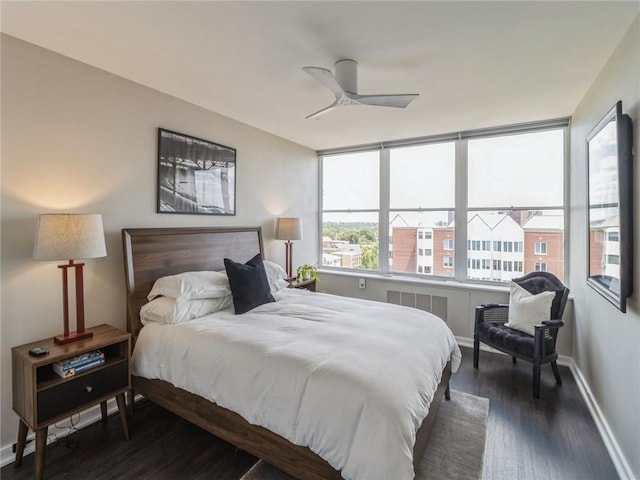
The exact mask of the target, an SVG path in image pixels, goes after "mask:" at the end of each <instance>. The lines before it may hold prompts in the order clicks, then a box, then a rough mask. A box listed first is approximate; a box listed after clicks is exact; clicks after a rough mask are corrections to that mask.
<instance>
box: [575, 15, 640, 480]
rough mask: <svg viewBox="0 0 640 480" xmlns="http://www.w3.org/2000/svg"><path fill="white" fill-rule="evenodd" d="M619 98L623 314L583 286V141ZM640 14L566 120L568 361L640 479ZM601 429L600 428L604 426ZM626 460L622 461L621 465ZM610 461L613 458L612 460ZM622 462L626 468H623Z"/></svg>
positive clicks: (629, 471)
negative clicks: (571, 310) (625, 248)
mask: <svg viewBox="0 0 640 480" xmlns="http://www.w3.org/2000/svg"><path fill="white" fill-rule="evenodd" d="M618 100H622V106H623V110H624V111H625V112H626V113H627V114H629V115H630V116H631V118H632V119H633V122H634V143H635V146H634V148H635V159H634V170H635V171H634V174H633V175H634V179H633V185H634V196H635V198H634V214H633V217H634V236H635V241H634V254H635V260H634V266H633V274H634V280H635V292H634V294H633V295H632V296H631V297H630V298H629V301H628V303H627V313H626V314H623V313H621V312H620V311H618V310H616V308H615V307H613V305H611V304H610V303H609V302H607V301H606V300H605V299H604V298H602V297H601V296H600V295H598V294H597V293H596V292H595V291H594V290H593V289H591V288H590V287H588V286H587V284H586V278H587V248H588V245H587V211H586V193H585V192H586V185H587V170H586V168H587V167H586V153H585V136H586V135H587V133H588V132H589V131H590V130H591V128H592V127H593V126H594V125H595V124H596V123H597V122H598V120H600V118H602V116H603V115H604V114H605V113H606V112H607V111H608V110H609V109H610V108H611V107H613V105H614V104H615V103H616V101H618ZM639 158H640V16H637V17H636V19H635V21H634V23H633V24H632V26H631V28H630V29H629V30H628V31H627V33H626V34H625V36H624V38H623V39H622V41H621V42H620V44H619V45H618V47H617V48H616V50H615V51H614V52H613V54H612V56H611V58H610V59H609V61H608V63H607V65H606V66H605V67H604V69H603V70H602V71H601V72H600V74H599V76H598V77H597V79H596V80H595V82H594V83H593V85H592V86H591V88H590V90H589V92H588V93H587V95H586V96H585V97H584V99H583V100H582V102H581V103H580V105H579V107H578V109H577V110H576V112H575V113H574V115H573V116H572V122H571V176H570V179H571V180H570V182H571V200H570V205H571V212H570V213H571V219H570V235H571V248H570V251H569V259H570V262H571V269H570V279H571V287H572V292H573V295H574V296H575V301H574V304H575V330H574V331H575V338H574V349H573V357H574V360H575V362H576V364H577V367H578V369H579V372H580V373H581V374H582V376H583V377H584V379H585V381H586V383H587V385H588V388H589V389H590V391H591V394H592V395H593V398H594V400H595V403H596V404H597V407H598V408H599V409H600V410H601V412H602V415H603V416H604V418H605V422H606V423H607V424H608V428H609V429H610V432H611V434H612V437H613V438H612V441H613V442H614V443H617V445H618V447H619V448H620V451H621V452H622V458H620V459H617V460H618V461H619V462H620V463H621V464H622V465H621V466H622V467H623V469H624V470H626V471H627V475H628V476H629V477H630V478H640V408H638V402H640V164H639V163H638V159H639ZM605 428H606V426H605ZM625 459H626V460H625ZM614 460H616V459H615V458H614ZM625 463H626V465H625Z"/></svg>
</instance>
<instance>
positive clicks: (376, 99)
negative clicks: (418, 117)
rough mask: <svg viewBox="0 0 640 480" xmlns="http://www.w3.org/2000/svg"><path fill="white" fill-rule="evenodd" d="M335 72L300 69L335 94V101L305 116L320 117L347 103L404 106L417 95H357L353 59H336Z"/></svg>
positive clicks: (316, 68) (356, 67)
mask: <svg viewBox="0 0 640 480" xmlns="http://www.w3.org/2000/svg"><path fill="white" fill-rule="evenodd" d="M335 68H336V74H335V76H334V75H333V73H331V70H327V69H326V68H320V67H303V68H302V69H303V70H304V71H305V72H307V73H308V74H309V75H311V76H312V77H313V78H315V79H316V80H318V81H319V82H320V83H321V84H323V85H324V86H325V87H327V88H328V89H329V90H331V91H332V92H333V94H334V95H335V96H336V101H335V102H333V103H332V104H331V105H329V106H328V107H326V108H323V109H322V110H318V111H317V112H315V113H312V114H311V115H308V116H307V117H306V118H315V119H317V118H320V117H321V116H322V115H324V114H325V113H327V112H329V111H331V110H333V109H334V108H337V107H346V106H349V105H373V106H377V107H395V108H405V107H406V106H407V105H409V103H411V101H412V100H413V99H414V98H416V97H417V96H418V94H417V93H411V94H400V95H358V62H356V61H355V60H348V59H345V60H338V61H337V62H336V64H335Z"/></svg>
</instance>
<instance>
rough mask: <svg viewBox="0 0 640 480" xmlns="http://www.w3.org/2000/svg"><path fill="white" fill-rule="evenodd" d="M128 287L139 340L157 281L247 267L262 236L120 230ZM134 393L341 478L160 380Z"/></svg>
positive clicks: (311, 470)
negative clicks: (230, 264) (143, 310)
mask: <svg viewBox="0 0 640 480" xmlns="http://www.w3.org/2000/svg"><path fill="white" fill-rule="evenodd" d="M122 242H123V247H124V265H125V274H126V286H127V328H128V330H129V332H131V334H132V336H133V343H134V345H135V340H136V338H137V335H138V333H139V332H140V329H141V328H142V324H141V323H140V318H139V311H140V307H142V305H144V304H145V303H146V302H147V298H146V297H147V294H148V293H149V291H150V290H151V287H152V286H153V283H154V282H155V281H156V279H158V278H160V277H163V276H166V275H174V274H176V273H181V272H186V271H200V270H224V262H223V259H224V258H225V257H227V258H231V259H233V260H235V261H237V262H246V261H247V260H249V259H251V258H252V257H253V256H254V255H255V254H256V253H261V254H263V248H262V231H261V229H260V227H253V228H207V227H205V228H126V229H123V230H122ZM450 376H451V362H449V363H448V364H447V366H446V367H445V369H444V372H443V374H442V381H441V382H440V385H439V386H438V389H437V391H436V394H435V397H434V400H433V402H432V404H431V407H430V409H429V414H428V415H427V417H426V418H425V420H424V422H423V423H422V426H421V427H420V429H419V430H418V432H417V437H416V444H415V446H414V466H417V464H418V461H419V459H420V454H421V453H422V452H423V451H424V447H425V444H426V442H427V439H428V435H429V432H430V431H431V428H432V426H433V423H434V421H435V417H436V412H437V410H438V406H439V405H440V401H441V400H442V397H446V398H447V399H448V398H449V378H450ZM133 388H134V391H135V393H136V394H142V395H144V396H145V397H146V398H147V399H149V400H151V401H153V402H155V403H157V404H158V405H160V406H162V407H164V408H166V409H167V410H170V411H171V412H173V413H175V414H177V415H179V416H181V417H183V418H184V419H186V420H188V421H189V422H192V423H194V424H195V425H198V426H199V427H201V428H203V429H205V430H207V431H208V432H210V433H213V434H214V435H216V436H217V437H220V438H222V439H224V440H226V441H228V442H230V443H232V444H234V445H235V446H237V447H238V448H240V449H242V450H245V451H246V452H248V453H250V454H252V455H255V456H257V457H259V458H261V459H263V460H264V461H266V462H268V463H270V464H272V465H274V466H275V467H277V468H279V469H281V470H282V471H284V472H286V473H288V474H289V475H292V476H294V477H296V478H300V479H310V480H328V479H339V478H342V476H341V475H340V472H339V471H337V470H335V469H334V468H333V467H332V466H331V465H329V464H328V463H327V462H326V461H325V460H323V459H322V458H321V457H320V456H318V455H317V454H315V453H313V452H312V451H311V450H310V449H309V448H307V447H301V446H298V445H294V444H292V443H291V442H289V441H288V440H286V439H285V438H283V437H281V436H279V435H277V434H275V433H273V432H271V431H269V430H267V429H265V428H263V427H260V426H256V425H252V424H250V423H249V422H247V421H246V420H245V419H244V418H242V417H241V416H240V415H238V414H236V413H234V412H232V411H230V410H227V409H225V408H222V407H220V406H218V405H216V404H215V403H213V402H210V401H209V400H206V399H204V398H202V397H200V396H198V395H194V394H192V393H190V392H187V391H185V390H183V389H180V388H176V387H174V386H173V385H171V384H170V383H168V382H165V381H162V380H149V379H146V378H142V377H136V376H134V377H133Z"/></svg>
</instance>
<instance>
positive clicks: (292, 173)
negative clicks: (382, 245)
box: [0, 35, 318, 447]
mask: <svg viewBox="0 0 640 480" xmlns="http://www.w3.org/2000/svg"><path fill="white" fill-rule="evenodd" d="M1 42H2V46H1V47H2V52H1V53H2V166H1V168H2V224H1V240H2V245H1V247H2V267H1V274H2V290H1V292H2V308H1V322H2V330H1V332H2V339H1V345H2V350H1V357H0V358H1V364H2V365H1V368H2V370H1V384H0V387H1V392H2V394H1V395H2V397H1V411H0V418H1V421H2V426H1V428H2V429H1V436H0V445H1V446H3V447H5V446H7V445H11V444H12V443H13V442H15V439H16V433H17V416H16V415H15V414H14V413H13V412H12V410H11V347H12V346H15V345H19V344H23V343H27V342H31V341H35V340H38V339H41V338H45V337H48V336H53V335H55V334H58V333H60V332H61V331H62V299H61V297H62V295H61V279H60V271H59V269H57V268H56V262H37V261H34V260H33V259H32V252H33V241H34V235H35V228H36V222H37V217H38V214H41V213H51V212H77V213H101V214H102V215H103V219H104V227H105V234H106V240H107V251H108V256H107V257H106V258H102V259H95V260H87V261H86V266H85V302H86V319H87V320H86V322H87V325H88V326H92V325H97V324H101V323H109V324H111V325H114V326H116V327H120V328H126V327H125V295H124V293H125V285H124V268H123V262H122V247H121V237H120V230H121V229H122V228H124V227H143V226H149V227H155V226H218V225H220V226H227V225H233V226H255V225H258V226H262V227H263V235H264V243H265V251H266V256H267V258H270V259H272V260H274V261H277V262H279V263H280V264H282V265H283V264H284V244H283V242H280V241H275V240H273V234H274V227H275V225H274V224H275V220H274V219H275V217H276V216H278V215H282V214H284V215H287V216H300V217H302V218H303V226H304V237H305V239H304V240H303V241H300V242H296V245H295V261H296V263H302V262H305V261H306V262H309V263H314V259H315V252H316V251H317V244H316V237H317V234H316V231H317V220H316V219H317V210H318V206H317V195H316V192H317V184H318V177H317V175H318V174H317V171H318V169H317V157H316V154H315V152H313V151H311V150H309V149H307V148H304V147H301V146H299V145H295V144H292V143H290V142H287V141H285V140H283V139H280V138H277V137H274V136H272V135H269V134H267V133H265V132H262V131H260V130H257V129H254V128H251V127H248V126H246V125H244V124H241V123H238V122H236V121H233V120H231V119H229V118H226V117H223V116H221V115H218V114H215V113H212V112H210V111H207V110H204V109H202V108H199V107H196V106H194V105H192V104H189V103H186V102H183V101H180V100H178V99H176V98H173V97H170V96H168V95H164V94H162V93H159V92H157V91H154V90H151V89H149V88H146V87H143V86H140V85H138V84H135V83H133V82H130V81H127V80H124V79H122V78H119V77H116V76H114V75H111V74H108V73H106V72H104V71H101V70H98V69H95V68H93V67H89V66H87V65H85V64H82V63H79V62H76V61H74V60H70V59H68V58H66V57H63V56H60V55H58V54H55V53H52V52H50V51H47V50H44V49H41V48H38V47H35V46H33V45H30V44H28V43H25V42H22V41H20V40H17V39H15V38H12V37H9V36H6V35H3V36H2V37H1ZM167 68H170V62H168V63H167ZM185 74H189V73H188V72H185ZM193 74H197V72H194V73H193ZM211 88H212V89H215V85H211ZM238 101H242V99H238ZM158 127H163V128H167V129H170V130H175V131H178V132H181V133H186V134H190V135H193V136H197V137H201V138H205V139H208V140H212V141H214V142H217V143H221V144H223V145H228V146H230V147H233V148H235V149H237V198H236V204H237V205H236V212H237V214H236V215H235V216H233V217H222V216H206V215H167V214H156V213H155V210H156V168H157V167H156V163H157V153H156V144H157V128H158ZM294 179H295V181H294Z"/></svg>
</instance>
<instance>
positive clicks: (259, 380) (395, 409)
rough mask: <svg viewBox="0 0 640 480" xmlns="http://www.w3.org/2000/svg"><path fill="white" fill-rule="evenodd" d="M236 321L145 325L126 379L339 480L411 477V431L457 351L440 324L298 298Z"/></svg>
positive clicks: (354, 303) (384, 307) (359, 304)
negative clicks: (208, 410) (192, 404)
mask: <svg viewBox="0 0 640 480" xmlns="http://www.w3.org/2000/svg"><path fill="white" fill-rule="evenodd" d="M274 296H275V297H276V300H277V301H276V302H273V303H268V304H265V305H262V306H260V307H257V308H255V309H253V310H251V311H250V312H247V313H245V314H243V315H235V314H234V313H233V311H232V310H223V311H220V312H216V313H214V314H211V315H207V316H205V317H202V318H199V319H195V320H191V321H189V322H186V323H181V324H175V325H160V324H155V323H151V324H147V325H145V326H144V327H143V328H142V330H141V332H140V335H139V337H138V339H137V342H136V346H135V350H134V353H133V358H132V373H133V375H136V376H141V377H145V378H148V379H161V380H165V381H167V382H170V383H171V384H173V385H174V386H176V387H179V388H182V389H185V390H188V391H189V392H192V393H194V394H197V395H200V396H202V397H204V398H206V399H208V400H210V401H212V402H215V403H216V404H218V405H219V406H222V407H224V408H227V409H229V410H231V411H233V412H236V413H238V414H239V415H241V416H242V417H243V418H245V419H246V420H247V421H249V422H250V423H252V424H255V425H260V426H262V427H265V428H267V429H269V430H271V431H272V432H275V433H277V434H279V435H280V436H282V437H284V438H286V439H287V440H289V441H290V442H292V443H294V444H296V445H301V446H307V447H309V448H310V449H311V450H312V451H313V452H315V453H317V454H318V455H320V456H321V457H322V458H324V459H325V460H326V461H327V462H328V463H329V464H331V465H332V466H333V467H334V468H335V469H337V470H340V471H341V473H342V476H343V477H344V478H345V479H367V480H370V479H378V478H380V479H390V478H393V479H412V478H414V471H413V445H414V443H415V438H416V431H417V429H418V428H419V427H420V425H421V424H422V421H423V420H424V418H425V417H426V415H427V413H428V411H429V405H430V403H431V401H432V399H433V396H434V394H435V391H436V388H437V386H438V383H439V382H440V379H441V376H442V371H443V369H444V367H445V365H446V364H447V362H449V361H451V362H452V370H453V371H454V372H455V371H456V370H457V369H458V366H459V364H460V359H461V354H460V350H459V349H458V346H457V344H456V341H455V338H454V336H453V333H452V332H451V330H450V329H449V328H448V326H447V325H446V324H445V323H444V322H443V321H442V320H441V319H440V318H438V317H436V316H434V315H431V314H429V313H427V312H423V311H420V310H417V309H413V308H408V307H402V306H398V305H391V304H386V303H381V302H373V301H368V300H359V299H353V298H347V297H340V296H335V295H329V294H322V293H311V292H307V291H304V290H298V289H285V290H284V291H281V292H278V293H276V294H274Z"/></svg>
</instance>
